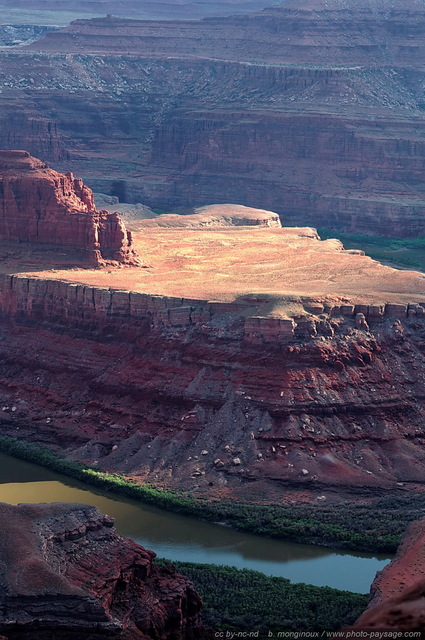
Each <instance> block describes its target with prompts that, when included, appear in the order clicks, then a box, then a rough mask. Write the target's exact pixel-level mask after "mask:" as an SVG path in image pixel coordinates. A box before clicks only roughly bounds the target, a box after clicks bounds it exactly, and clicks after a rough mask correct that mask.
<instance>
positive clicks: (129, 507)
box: [0, 453, 389, 593]
mask: <svg viewBox="0 0 425 640" xmlns="http://www.w3.org/2000/svg"><path fill="white" fill-rule="evenodd" d="M0 501H1V502H8V503H9V504H18V503H21V502H29V503H36V502H79V503H83V504H91V505H95V506H96V507H98V508H99V509H100V511H102V512H103V513H107V514H108V515H110V516H113V517H114V518H115V526H116V529H117V531H118V532H119V533H120V534H122V535H124V536H127V537H128V538H131V539H132V540H135V541H136V542H138V543H140V544H142V545H143V546H144V547H147V548H148V549H152V550H154V551H155V552H156V553H157V554H158V556H160V557H165V558H169V559H170V560H182V561H183V560H184V561H188V562H201V563H211V564H217V565H232V566H234V567H237V568H240V569H242V568H246V569H254V570H256V571H262V572H263V573H265V574H267V575H272V576H282V577H285V578H289V579H290V580H291V581H292V582H306V583H310V584H315V585H318V586H325V585H327V586H330V587H335V588H337V589H348V590H350V591H357V592H360V593H366V592H368V591H369V587H370V584H371V582H372V580H373V578H374V577H375V573H376V572H377V571H379V570H380V569H382V568H383V567H384V566H385V564H386V563H387V562H388V561H389V558H388V557H385V556H372V555H370V554H356V555H354V554H350V553H345V552H339V551H334V550H332V549H327V548H324V547H316V546H311V545H304V544H295V543H291V542H284V541H280V540H272V539H269V538H263V537H260V536H254V535H250V534H247V533H242V532H240V531H234V530H232V529H230V528H227V527H223V526H220V525H216V524H211V523H207V522H202V521H199V520H196V519H194V518H189V517H186V516H180V515H176V514H173V513H169V512H167V511H163V510H160V509H156V508H154V507H150V506H146V505H143V504H140V503H138V502H136V501H133V500H129V499H126V498H122V497H121V496H114V495H112V494H109V493H106V492H101V491H98V490H93V489H92V488H91V487H89V486H88V485H84V484H83V483H80V482H78V481H75V480H73V479H70V478H68V477H67V476H63V475H60V474H58V473H54V472H52V471H49V470H46V469H44V468H43V467H40V466H38V465H35V464H31V463H28V462H23V461H22V460H18V459H16V458H12V457H11V456H7V455H5V454H1V453H0Z"/></svg>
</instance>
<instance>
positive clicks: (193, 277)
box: [0, 227, 425, 314]
mask: <svg viewBox="0 0 425 640" xmlns="http://www.w3.org/2000/svg"><path fill="white" fill-rule="evenodd" d="M134 245H135V247H136V249H137V251H138V253H139V254H140V256H141V257H142V258H143V260H144V261H145V263H146V264H148V265H149V268H135V267H132V268H128V267H127V268H126V267H123V268H109V269H104V270H98V269H97V270H96V269H93V270H90V269H79V268H66V269H64V268H60V267H59V266H58V262H57V257H56V264H55V263H54V261H53V260H51V259H50V260H48V256H47V255H44V257H43V263H42V264H43V266H40V260H39V264H38V265H37V263H36V261H35V260H34V259H33V258H31V257H30V256H29V254H27V255H26V256H24V255H21V256H16V257H15V254H13V258H12V259H3V261H2V262H0V271H2V272H7V273H20V274H25V275H28V276H37V277H40V278H47V279H50V280H52V279H57V280H66V281H69V282H78V283H83V284H87V285H90V286H98V287H101V288H109V287H111V288H114V289H128V290H132V291H139V292H143V293H148V294H157V295H166V296H176V297H183V298H195V299H202V300H219V301H227V302H228V301H233V300H237V299H239V298H240V297H241V296H242V297H243V296H247V295H251V296H253V298H254V299H255V296H258V295H260V296H261V295H263V296H264V295H266V296H270V300H271V301H272V302H273V304H272V305H271V307H270V309H269V312H271V313H278V314H281V313H285V311H289V309H285V305H286V306H289V305H290V304H291V302H292V301H293V300H294V299H297V297H303V298H304V299H306V298H312V299H318V298H321V299H324V298H327V299H333V300H335V299H339V300H350V301H353V302H365V303H382V302H404V303H406V302H425V274H422V273H418V272H415V271H407V270H396V269H392V268H390V267H387V266H384V265H382V264H380V263H379V262H376V261H374V260H372V259H371V258H369V257H367V256H363V255H358V254H356V253H352V252H350V251H345V250H344V249H343V247H342V244H341V243H340V242H339V240H325V241H321V240H320V239H319V238H318V236H317V234H316V231H315V230H314V229H310V228H283V229H278V228H277V229H275V228H274V229H267V228H261V227H226V228H214V229H179V228H145V229H143V230H140V231H135V232H134ZM21 247H22V245H21ZM22 250H23V249H22ZM46 264H48V265H49V266H50V267H53V268H49V269H46V268H45V265H46ZM264 311H265V309H264Z"/></svg>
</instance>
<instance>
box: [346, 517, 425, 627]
mask: <svg viewBox="0 0 425 640" xmlns="http://www.w3.org/2000/svg"><path fill="white" fill-rule="evenodd" d="M424 569H425V519H424V518H422V519H421V520H417V521H416V522H413V523H412V524H411V525H410V526H409V528H408V530H407V532H406V535H405V537H404V539H403V542H402V544H401V545H400V547H399V548H398V551H397V556H396V557H395V558H394V560H393V561H392V562H390V564H389V565H387V566H386V567H385V568H384V569H383V571H379V572H378V573H377V575H376V578H375V580H374V581H373V583H372V587H371V600H370V604H369V607H368V609H367V610H366V611H365V612H364V613H363V615H362V616H360V618H359V619H358V620H357V622H356V624H355V626H354V628H355V629H364V630H368V631H369V632H370V633H371V635H370V636H369V637H372V633H373V631H374V630H377V629H393V630H394V629H398V630H400V631H404V632H405V631H412V630H414V631H421V632H422V633H421V634H420V636H418V637H422V638H423V636H424V632H425V620H424V590H425V581H424V578H423V574H424Z"/></svg>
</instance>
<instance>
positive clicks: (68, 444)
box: [0, 152, 425, 503]
mask: <svg viewBox="0 0 425 640" xmlns="http://www.w3.org/2000/svg"><path fill="white" fill-rule="evenodd" d="M19 153H21V154H22V152H19ZM9 159H10V162H11V165H12V169H11V171H10V172H9V173H7V172H6V175H7V176H8V180H12V176H11V173H12V174H13V171H15V172H16V174H17V175H19V176H20V180H21V182H20V183H21V184H23V183H26V184H31V180H30V179H29V178H25V172H23V173H24V175H22V173H20V170H18V171H16V169H13V167H14V162H15V161H16V157H15V156H14V154H11V155H9ZM18 159H19V161H20V160H21V156H19V158H18ZM23 159H24V160H25V162H26V163H27V164H26V167H27V174H28V176H31V174H32V171H33V169H32V168H31V166H28V162H27V161H28V156H26V155H24V158H23ZM34 162H39V161H34V160H32V161H31V163H34ZM31 163H30V165H31ZM38 170H39V169H37V171H38ZM43 171H47V172H49V171H50V170H49V169H47V168H46V169H43ZM49 175H50V174H49ZM54 175H55V176H56V175H57V174H54ZM3 179H4V178H3ZM32 184H33V186H34V188H35V187H36V184H37V182H36V181H35V180H34V181H33V182H32ZM79 184H80V183H79ZM56 190H57V192H58V193H59V194H61V193H62V186H61V182H60V181H59V182H56ZM86 195H87V197H90V198H91V192H90V191H89V190H88V191H87V192H86ZM3 197H4V199H6V198H7V192H6V191H4V192H3ZM31 201H32V200H31V197H29V202H31ZM90 201H91V200H90ZM45 207H46V209H49V207H50V203H49V202H46V203H45ZM31 211H32V210H31V208H30V207H28V209H27V212H28V214H29V219H30V218H31V215H30V214H31ZM220 211H221V214H220ZM36 213H37V212H36V211H33V213H32V216H33V217H34V218H35V217H36ZM41 213H42V217H43V215H44V214H43V212H41ZM105 215H106V214H105ZM108 215H109V214H108ZM220 216H221V218H220ZM177 218H178V220H177V222H175V219H176V216H163V217H162V216H160V217H159V218H156V219H154V220H139V221H137V220H133V221H132V222H131V223H128V224H129V228H131V229H132V242H133V247H134V250H135V251H136V252H137V254H138V255H140V256H143V260H144V262H145V265H146V266H143V267H142V266H140V265H134V266H131V265H129V266H124V267H119V266H114V265H113V264H112V265H109V266H108V265H106V266H105V267H103V268H101V269H99V268H81V267H78V265H75V264H73V265H72V266H71V267H70V266H69V265H68V264H66V260H65V265H64V258H63V255H60V256H58V254H57V251H56V250H52V249H51V248H48V247H45V246H44V245H41V244H37V243H34V242H32V243H26V242H19V243H16V242H15V243H13V242H11V243H10V244H8V243H5V245H4V247H3V249H2V260H1V262H0V313H1V338H2V339H1V341H0V407H1V413H0V416H1V424H2V434H3V435H11V436H13V437H18V438H20V439H24V440H28V441H31V442H36V443H38V444H43V445H47V446H49V447H51V448H53V449H54V450H56V451H58V452H60V454H61V455H63V456H65V457H67V458H68V459H70V460H78V461H82V462H84V463H88V464H90V465H94V466H98V467H99V468H100V469H104V470H107V471H110V472H115V471H117V472H121V473H125V474H127V475H128V477H130V478H133V479H135V480H136V481H148V482H153V483H154V484H155V485H157V486H163V487H171V488H180V489H186V490H187V489H188V490H190V491H191V492H192V493H193V494H194V495H199V496H202V495H208V496H210V497H211V496H216V497H218V498H219V497H230V496H232V497H236V498H239V499H248V500H250V499H255V500H265V501H268V502H270V501H271V502H273V501H278V502H280V501H281V500H284V501H286V500H288V499H292V498H293V496H296V499H299V500H301V501H302V500H304V499H306V496H307V499H308V500H314V499H316V498H317V496H318V495H319V496H322V498H324V499H326V500H328V501H330V502H331V503H332V502H336V503H338V502H339V501H341V500H344V499H346V498H347V496H349V497H350V500H357V501H358V500H360V501H361V500H363V499H365V498H367V497H368V496H371V495H384V494H385V492H387V491H388V489H389V488H391V490H394V491H395V492H396V493H397V494H400V495H406V492H407V493H408V492H409V491H413V492H414V491H419V492H420V491H421V490H422V489H421V487H422V485H423V482H424V477H425V457H424V454H423V440H424V431H423V424H424V412H425V405H424V403H423V398H424V397H425V393H424V385H425V377H424V371H425V363H424V353H425V349H424V339H425V276H424V275H423V274H420V273H416V272H413V271H396V270H394V269H391V268H389V267H385V266H383V265H381V264H379V263H377V262H375V261H373V260H372V259H371V258H368V257H367V256H365V255H364V254H363V252H361V251H354V250H353V251H346V250H344V248H343V246H342V244H341V243H340V242H339V241H338V240H326V241H321V240H320V238H319V236H318V234H317V232H316V231H315V230H314V229H311V228H282V227H280V222H279V220H278V217H277V216H276V214H273V213H272V212H267V211H255V210H249V209H247V208H244V207H241V206H230V205H227V206H222V205H216V206H213V207H209V208H206V209H204V210H203V211H201V212H199V213H198V214H193V215H192V216H188V217H186V218H185V217H183V219H186V222H187V224H186V225H183V226H181V225H180V219H181V217H179V216H177ZM194 219H198V220H199V224H198V225H196V224H195V223H194ZM220 219H222V220H223V224H224V225H225V226H220V225H219V221H220ZM161 220H162V221H163V222H162V224H167V226H161V224H159V222H158V221H161ZM211 221H213V222H214V225H218V226H210V225H211ZM229 221H230V222H232V221H233V224H236V226H229ZM238 221H239V223H240V222H241V221H242V222H243V223H244V225H245V226H238V224H237V223H238ZM253 223H254V224H253ZM173 225H177V226H173ZM27 226H30V222H28V223H27ZM0 233H3V234H5V227H4V226H3V227H1V225H0ZM6 239H8V237H6ZM40 247H42V248H41V249H40ZM66 251H67V247H66V246H62V248H61V252H62V254H63V253H64V252H65V253H66ZM353 492H354V493H353Z"/></svg>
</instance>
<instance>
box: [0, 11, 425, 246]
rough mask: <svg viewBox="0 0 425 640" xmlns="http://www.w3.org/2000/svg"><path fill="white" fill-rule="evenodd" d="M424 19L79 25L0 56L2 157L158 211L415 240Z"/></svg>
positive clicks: (420, 15) (286, 16) (276, 14)
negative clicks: (9, 154) (69, 173)
mask: <svg viewBox="0 0 425 640" xmlns="http://www.w3.org/2000/svg"><path fill="white" fill-rule="evenodd" d="M424 16H425V13H424V7H423V5H422V4H421V3H419V2H415V1H414V0H412V1H411V2H409V3H406V2H403V3H401V2H400V0H397V1H396V0H394V2H390V3H385V5H382V6H380V7H376V5H375V4H371V3H368V2H363V1H360V0H356V2H352V3H350V4H349V6H348V5H347V3H345V4H341V3H340V2H337V1H336V0H335V1H333V2H331V3H329V2H327V3H320V2H313V0H310V1H309V3H308V4H307V5H304V6H303V8H300V7H299V6H296V7H295V6H294V5H293V4H291V3H286V4H285V5H284V6H282V7H273V8H270V9H266V10H264V11H262V12H259V13H258V14H255V15H251V16H234V17H232V18H227V19H220V18H214V19H208V20H204V21H186V22H184V21H177V22H172V21H171V22H143V21H136V20H120V19H116V20H114V19H112V18H109V19H97V20H87V21H82V20H79V21H76V22H75V23H73V24H72V25H71V26H70V27H68V28H66V29H63V30H60V31H55V32H52V33H49V34H47V36H46V37H45V38H43V39H42V40H39V41H38V42H36V43H34V44H33V45H31V48H30V49H26V50H25V51H22V52H20V51H19V50H14V51H8V52H6V53H3V54H2V71H1V72H0V89H1V90H2V104H3V110H2V115H1V117H0V145H2V146H3V147H4V148H16V147H17V146H18V147H21V148H28V149H29V150H30V151H31V152H32V153H34V154H36V155H39V156H40V157H44V158H46V159H48V160H49V161H50V162H54V166H55V167H56V168H58V169H61V170H64V169H67V168H69V167H70V168H71V169H72V170H73V171H77V170H78V172H79V173H81V174H83V175H85V176H86V179H87V180H88V183H89V184H90V186H91V187H93V188H95V190H98V191H102V192H105V193H111V194H113V195H117V196H119V197H120V199H121V200H124V201H140V202H146V203H147V204H149V205H150V206H153V207H154V208H159V209H166V210H170V209H172V208H176V207H180V208H182V209H183V208H185V207H193V206H202V205H205V204H209V203H211V202H218V201H221V202H239V203H240V204H244V205H248V206H253V207H259V206H260V207H266V208H268V209H271V210H273V211H277V212H278V213H281V214H283V215H284V216H286V220H288V219H290V220H291V222H295V223H298V224H299V223H302V224H309V225H313V226H325V227H334V228H338V229H342V230H345V231H352V232H362V233H371V232H373V233H379V234H386V235H388V236H415V235H423V234H424V233H425V227H424V223H423V215H422V212H423V209H424V205H425V194H424V186H423V184H424V183H423V180H422V175H423V171H424V153H423V137H424V119H423V95H422V89H421V87H422V86H423V83H424V82H425V77H424V72H423V61H424V57H425V52H424V48H423V46H422V43H423V41H424V39H423V38H422V37H421V34H422V33H423V32H424V30H425V17H424Z"/></svg>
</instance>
